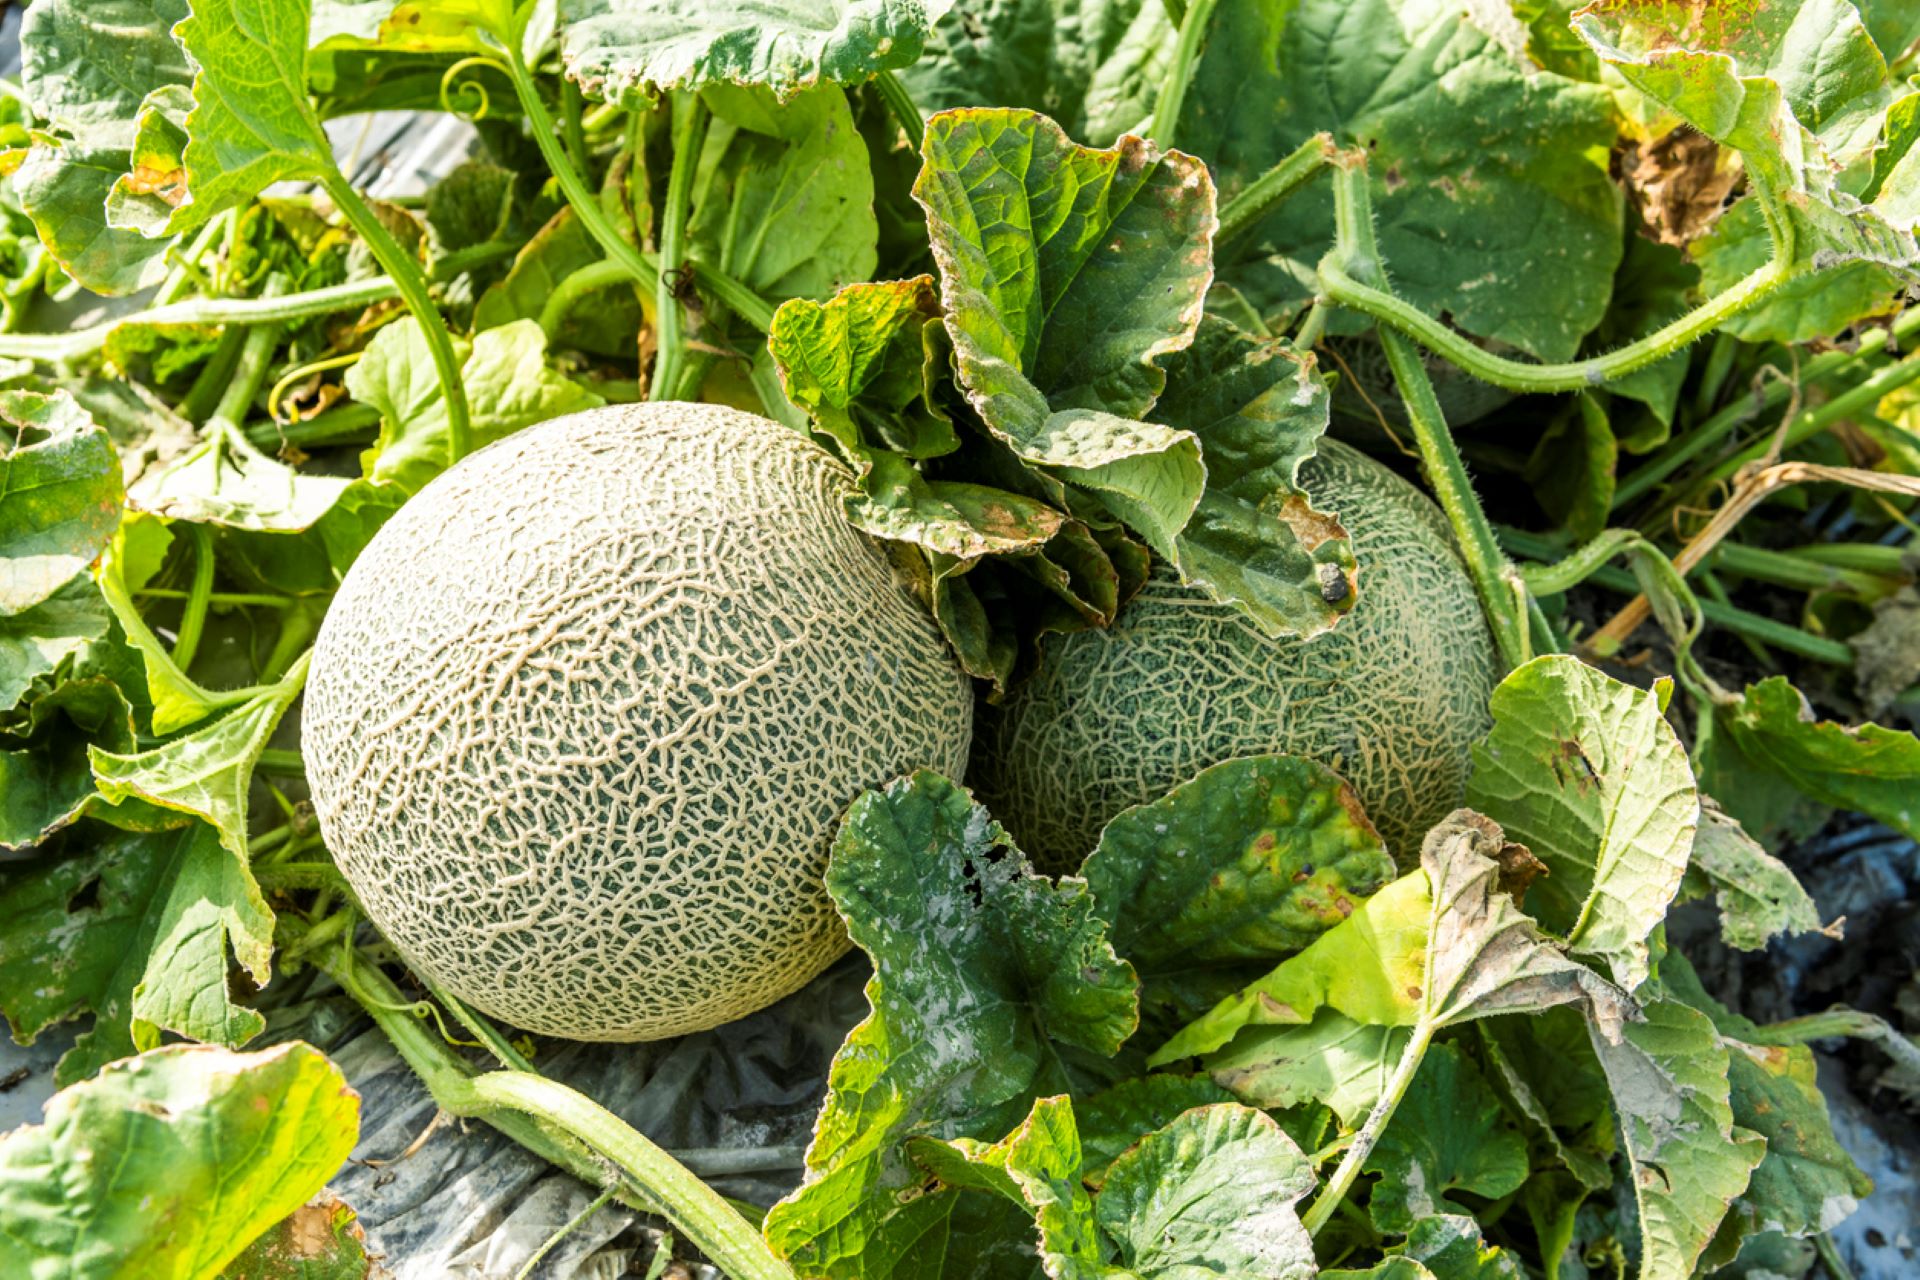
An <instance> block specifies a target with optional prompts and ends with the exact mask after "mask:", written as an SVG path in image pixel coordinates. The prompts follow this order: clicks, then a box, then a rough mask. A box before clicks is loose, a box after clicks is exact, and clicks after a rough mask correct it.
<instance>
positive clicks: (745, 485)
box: [303, 404, 973, 1040]
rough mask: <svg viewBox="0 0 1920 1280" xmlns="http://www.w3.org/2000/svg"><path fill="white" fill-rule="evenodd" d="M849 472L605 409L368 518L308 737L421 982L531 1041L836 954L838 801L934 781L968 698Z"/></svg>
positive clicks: (961, 744)
mask: <svg viewBox="0 0 1920 1280" xmlns="http://www.w3.org/2000/svg"><path fill="white" fill-rule="evenodd" d="M850 482H851V476H850V475H849V474H848V473H847V472H846V470H845V469H844V468H843V467H841V466H840V465H839V464H838V463H836V462H834V461H833V460H832V459H831V458H829V457H828V456H827V455H826V454H825V453H823V452H822V451H821V450H819V449H818V448H816V447H815V446H814V445H813V444H811V443H809V442H808V441H807V440H805V439H803V438H802V437H801V436H800V435H798V434H797V433H795V432H793V431H790V430H788V429H786V428H785V427H782V426H780V425H778V424H776V423H772V422H768V421H766V420H764V419H761V418H756V417H753V416H751V415H749V414H744V413H741V412H739V411H737V410H733V409H726V408H721V407H718V406H714V405H689V404H652V405H644V406H618V407H610V408H605V409H595V410H591V411H588V412H585V413H580V414H575V415H572V416H570V417H566V418H560V419H556V420H554V421H551V422H547V423H544V424H542V425H540V426H537V427H533V428H530V429H528V430H526V431H523V432H520V433H519V434H517V435H514V436H512V437H510V438H508V439H506V440H503V441H500V442H499V443H497V444H494V445H492V446H490V447H488V448H486V449H484V450H482V451H481V452H479V453H477V454H475V455H474V456H473V457H471V458H469V459H467V460H466V461H464V462H462V463H461V464H460V465H459V466H457V467H455V468H453V469H452V470H450V471H448V472H447V473H446V474H445V475H443V476H441V477H439V478H438V479H436V480H435V481H434V482H433V483H431V484H429V485H428V486H427V487H426V488H425V489H423V490H422V491H421V492H420V494H419V495H418V496H416V497H415V498H414V499H413V500H412V501H410V502H409V503H407V505H406V506H405V507H404V508H403V509H402V510H401V511H400V513H399V514H398V515H397V516H395V517H394V518H393V520H392V521H390V522H389V523H388V524H387V526H386V527H385V528H384V529H382V530H381V531H380V533H379V535H378V536H376V537H375V538H374V540H373V541H372V543H371V544H370V545H369V546H368V548H367V550H366V551H365V552H364V553H363V554H362V555H361V557H360V559H359V560H358V561H357V562H356V563H355V564H354V566H353V569H352V571H351V572H349V573H348V574H347V577H346V580H345V582H344V583H343V584H342V585H341V588H340V591H339V594H338V596H337V598H336V599H335V600H334V602H333V606H332V608H331V609H330V610H329V612H328V614H327V618H326V622H325V624H324V626H323V627H322V629H321V633H320V637H319V641H318V644H317V647H316V649H315V652H314V660H313V666H312V675H311V679H310V682H309V685H308V689H307V695H306V702H305V708H304V726H303V729H304V744H305V752H306V759H307V767H308V777H309V780H310V782H311V785H312V791H313V798H314V805H315V808H316V810H317V811H318V813H319V817H320V824H321V830H322V832H323V834H324V835H325V837H326V840H327V845H328V847H329V848H330V849H332V850H333V853H334V855H335V857H336V858H337V859H338V861H339V865H340V869H341V870H342V871H343V872H344V873H345V875H346V877H347V879H348V880H349V882H351V884H352V886H353V889H354V892H355V893H356V894H357V895H358V896H359V898H360V900H361V902H362V903H363V904H364V905H365V907H366V909H367V912H368V914H369V915H370V916H371V917H372V918H373V921H374V923H376V924H377V925H379V927H380V929H381V931H382V932H383V933H384V934H385V935H386V936H387V938H388V939H389V940H390V941H392V942H393V944H394V945H395V946H396V947H397V948H398V949H399V951H400V953H401V955H402V956H403V957H405V959H406V960H407V962H408V963H409V964H410V965H412V966H413V967H414V968H415V970H416V971H418V972H419V973H420V974H422V975H423V976H425V977H427V978H429V979H431V980H432V981H434V982H435V983H437V984H440V985H443V986H444V987H445V988H446V989H447V990H449V991H451V992H453V993H454V994H455V995H457V996H459V997H460V998H462V999H464V1000H467V1001H469V1002H470V1003H472V1004H474V1005H476V1006H477V1007H479V1008H481V1009H483V1010H485V1011H486V1012H488V1013H490V1014H493V1015H495V1016H497V1017H500V1018H503V1019H505V1020H507V1021H509V1022H511V1023H514V1024H516V1025H518V1026H521V1027H525V1028H527V1029H528V1030H531V1031H537V1032H542V1033H545V1034H549V1035H556V1036H565V1037H569V1038H573V1039H580V1040H646V1039H655V1038H658V1037H662V1036H669V1035H677V1034H681V1033H684V1032H690V1031H697V1030H701V1029H703V1028H706V1027H711V1026H715V1025H718V1024H719V1023H722V1022H726V1021H730V1020H732V1019H735V1018H738V1017H741V1016H743V1015H745V1014H747V1013H750V1012H752V1011H753V1010H755V1009H758V1008H760V1007H762V1006H764V1005H767V1004H769V1003H771V1002H773V1001H774V1000H777V999H778V998H780V997H781V996H783V995H786V994H787V993H789V992H791V991H793V990H795V989H796V988H798V987H800V986H801V985H802V984H804V983H805V982H806V981H807V980H808V979H809V978H811V977H813V976H814V975H815V974H816V973H818V972H819V971H820V970H821V969H822V968H824V967H825V966H826V965H827V964H828V963H829V962H830V961H832V960H833V959H834V958H835V957H836V956H838V955H839V954H840V953H841V952H842V951H844V950H845V948H846V946H847V938H846V934H845V931H844V929H843V927H842V925H841V923H840V920H839V917H838V915H837V914H836V912H835V910H834V907H833V904H832V902H831V901H830V900H829V898H828V897H827V894H826V891H825V889H824V887H823V884H822V873H823V871H824V869H825V866H826V862H827V854H828V850H829V846H830V843H831V840H832V837H833V834H834V831H835V830H836V828H837V825H838V823H839V820H840V816H841V813H842V811H843V810H844V809H845V807H846V806H847V804H848V803H850V802H851V801H852V800H853V798H854V797H855V796H856V795H858V794H859V793H860V792H861V791H862V790H863V789H865V788H867V787H873V786H878V785H880V784H882V783H884V782H886V781H887V780H888V779H890V778H892V777H894V776H895V775H897V774H900V773H902V772H904V771H906V770H909V769H912V768H915V767H921V766H924V767H929V768H933V769H938V770H940V771H942V772H945V773H948V774H950V775H952V776H956V777H957V776H959V773H960V771H961V769H962V768H963V767H964V765H965V762H966V755H967V744H968V738H969V734H970V731H971V720H972V706H973V702H972V691H971V689H970V687H969V684H968V681H967V679H966V677H965V676H964V675H962V674H961V672H960V669H959V667H958V666H957V665H956V664H955V662H954V660H953V658H952V656H951V655H950V653H949V652H948V650H947V648H946V645H945V643H944V642H943V640H942V639H941V636H940V634H939V632H938V630H937V629H936V628H935V625H934V623H933V620H932V618H931V617H930V616H929V615H928V614H927V612H926V610H925V609H924V608H923V607H922V606H921V605H920V604H919V603H918V602H917V601H916V600H915V599H914V597H913V596H912V594H911V593H910V591H909V590H908V588H907V587H906V585H905V584H904V583H903V582H902V581H900V580H898V579H897V578H896V577H895V575H894V573H893V572H892V570H891V569H890V567H889V561H888V559H887V557H886V555H885V554H884V553H883V552H882V551H881V550H880V548H879V547H878V546H877V545H876V544H875V543H873V542H872V541H870V540H869V539H867V538H866V537H864V536H863V535H861V534H859V533H858V532H856V531H855V530H853V529H852V528H851V527H849V526H848V525H847V523H846V521H845V520H844V518H843V517H842V514H841V505H840V502H841V495H842V494H843V493H844V492H845V490H846V488H847V486H848V485H849V483H850Z"/></svg>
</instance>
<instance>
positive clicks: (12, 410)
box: [0, 391, 122, 614]
mask: <svg viewBox="0 0 1920 1280" xmlns="http://www.w3.org/2000/svg"><path fill="white" fill-rule="evenodd" d="M0 423H4V424H5V425H4V427H3V428H0V430H4V432H5V434H4V436H0V614H16V613H19V612H21V611H22V610H25V609H30V608H32V607H33V606H34V605H37V604H39V603H40V602H41V601H43V600H46V599H48V598H49V597H50V596H52V595H53V594H54V593H55V592H56V591H58V590H60V589H61V588H62V587H63V586H65V585H66V584H67V583H68V582H69V581H71V580H72V579H73V578H74V577H75V576H76V575H77V574H79V573H80V572H81V571H82V570H84V569H85V568H86V567H87V566H88V565H89V564H91V563H92V562H93V559H94V557H96V556H98V555H99V554H100V552H101V551H102V550H103V549H104V548H105V547H106V545H107V541H108V539H110V538H112V537H113V531H114V530H115V529H116V528H118V527H119V524H120V503H121V499H122V489H121V484H120V459H119V457H118V455H116V454H115V453H114V449H113V441H112V440H111V439H110V438H109V437H108V435H107V433H106V432H105V431H103V430H102V429H101V428H100V427H99V426H97V425H96V424H95V423H94V421H93V419H92V418H90V417H88V416H87V413H86V410H84V409H82V408H81V407H80V406H79V405H78V404H77V403H75V402H74V399H73V397H72V396H69V395H67V394H66V393H65V392H55V393H54V394H52V395H42V394H40V393H39V392H37V391H0Z"/></svg>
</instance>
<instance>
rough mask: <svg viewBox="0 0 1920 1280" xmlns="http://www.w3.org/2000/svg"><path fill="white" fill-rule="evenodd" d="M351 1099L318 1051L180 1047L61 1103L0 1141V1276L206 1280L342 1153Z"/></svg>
mask: <svg viewBox="0 0 1920 1280" xmlns="http://www.w3.org/2000/svg"><path fill="white" fill-rule="evenodd" d="M359 1113H360V1099H359V1095H357V1094H355V1093H354V1092H353V1090H351V1089H349V1088H348V1087H347V1082H346V1078H345V1077H344V1076H343V1075H341V1073H340V1069H339V1068H338V1067H336V1066H334V1065H333V1064H332V1063H331V1062H329V1061H327V1059H326V1057H325V1056H324V1055H322V1054H321V1052H320V1051H319V1050H318V1049H315V1048H314V1047H313V1046H311V1045H307V1044H301V1043H298V1042H295V1043H293V1044H285V1045H281V1046H279V1047H277V1048H274V1049H269V1050H267V1051H265V1052H263V1053H231V1052H229V1051H227V1050H224V1049H213V1048H206V1047H202V1046H197V1045H194V1046H189V1045H175V1046H171V1047H169V1048H165V1049H156V1050H154V1051H153V1052H151V1053H147V1054H142V1055H141V1056H140V1057H137V1058H133V1059H130V1060H128V1061H126V1062H120V1063H115V1064H114V1065H112V1066H110V1067H108V1068H107V1069H106V1070H104V1071H103V1072H101V1074H100V1076H99V1078H98V1079H95V1080H90V1081H87V1082H86V1083H83V1084H77V1085H74V1086H72V1087H71V1088H69V1089H66V1090H64V1091H63V1092H61V1093H59V1094H56V1095H55V1096H54V1097H53V1099H52V1100H51V1101H49V1102H48V1103H47V1106H46V1122H45V1123H44V1124H38V1125H29V1126H27V1127H25V1128H21V1129H16V1130H15V1131H14V1132H13V1133H11V1134H9V1135H7V1137H6V1139H5V1140H4V1141H0V1217H4V1218H5V1219H6V1221H7V1222H8V1224H9V1226H8V1230H7V1231H6V1232H5V1233H3V1234H0V1270H4V1271H5V1272H6V1273H7V1274H9V1275H16V1276H27V1275H33V1276H42V1275H48V1276H51V1275H60V1276H72V1277H76V1278H78V1277H86V1278H87V1280H154V1278H156V1277H181V1278H183V1280H184V1278H187V1277H202V1276H209V1275H214V1274H217V1273H218V1272H219V1270H220V1269H221V1268H222V1267H224V1266H225V1265H226V1264H227V1263H228V1262H230V1261H232V1260H233V1259H234V1257H235V1256H236V1255H238V1254H239V1253H240V1252H241V1250H243V1249H245V1248H246V1246H247V1245H248V1243H249V1242H251V1241H252V1240H253V1239H254V1237H256V1236H258V1235H259V1234H261V1233H262V1232H263V1231H265V1230H266V1229H267V1228H269V1227H271V1226H272V1225H273V1224H274V1223H275V1222H277V1221H279V1220H280V1219H281V1218H284V1217H286V1216H287V1215H288V1214H289V1213H291V1212H293V1211H294V1210H295V1209H297V1208H299V1207H300V1205H301V1204H303V1203H305V1201H306V1199H307V1197H309V1196H311V1195H312V1194H314V1193H315V1192H316V1191H318V1190H319V1189H320V1188H321V1186H322V1185H323V1184H324V1183H325V1182H326V1180H327V1179H328V1178H330V1177H332V1176H333V1173H334V1171H335V1170H337V1169H338V1168H339V1167H340V1165H341V1164H342V1163H343V1162H344V1161H345V1160H346V1158H347V1155H348V1153H349V1152H350V1151H352V1149H353V1144H354V1141H355V1137H356V1135H357V1133H358V1131H359V1127H360V1125H359Z"/></svg>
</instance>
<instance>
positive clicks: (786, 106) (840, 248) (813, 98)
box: [687, 84, 880, 301]
mask: <svg viewBox="0 0 1920 1280" xmlns="http://www.w3.org/2000/svg"><path fill="white" fill-rule="evenodd" d="M700 96H701V99H702V101H704V102H705V103H706V104H707V107H708V108H709V109H710V110H711V111H712V113H713V120H714V123H713V124H712V125H711V126H710V128H709V130H708V136H707V140H706V146H705V152H704V154H705V155H706V156H709V157H710V156H712V155H713V154H714V153H715V151H716V150H717V149H719V148H720V147H721V146H722V145H724V152H723V153H722V154H721V156H720V158H719V159H718V161H716V162H714V163H713V164H712V165H711V167H708V166H707V165H706V164H705V163H704V162H703V165H702V168H703V173H702V174H701V180H700V182H699V183H698V184H697V187H696V190H695V192H694V202H695V203H694V208H693V217H692V218H691V220H690V221H689V223H688V226H687V235H688V237H689V239H690V253H691V255H692V256H693V257H694V258H696V259H699V260H700V261H703V262H707V263H710V264H711V265H713V266H714V267H716V268H718V269H719V270H720V271H722V272H724V273H726V274H727V275H729V276H731V277H732V278H733V279H735V280H738V281H740V282H741V283H742V284H744V285H746V286H747V287H748V288H749V289H751V290H753V291H754V292H755V293H757V294H759V295H760V296H761V297H763V298H767V299H770V300H773V301H779V300H781V299H784V298H825V297H828V296H830V295H831V294H832V293H833V292H834V291H835V290H837V289H841V288H844V287H845V286H847V285H850V284H853V283H854V282H856V281H860V280H866V279H868V278H869V277H871V276H872V275H873V270H874V267H875V265H876V264H877V263H878V261H879V256H878V247H877V246H878V242H879V238H880V225H879V223H878V222H876V221H875V220H874V215H873V168H872V165H871V163H870V162H869V160H868V157H867V144H866V142H865V141H863V140H862V139H861V137H860V131H859V130H858V129H856V128H854V125H853V113H852V111H851V110H849V109H848V107H847V95H846V94H845V93H844V92H843V91H842V90H841V89H840V88H839V87H838V86H837V85H831V84H824V85H819V86H817V87H814V88H811V89H806V90H803V91H801V92H800V93H797V94H795V95H794V96H793V97H792V98H790V99H788V100H787V101H785V102H782V101H780V100H778V99H777V98H776V97H775V96H774V93H773V91H772V90H771V89H766V88H762V87H758V86H753V87H736V86H732V85H712V86H709V87H708V88H706V89H704V90H702V92H701V95H700ZM729 133H731V135H732V136H731V137H730V138H729V137H727V134H729Z"/></svg>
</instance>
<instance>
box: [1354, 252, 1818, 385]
mask: <svg viewBox="0 0 1920 1280" xmlns="http://www.w3.org/2000/svg"><path fill="white" fill-rule="evenodd" d="M1345 265H1346V264H1344V263H1342V262H1340V261H1339V259H1338V256H1337V255H1330V256H1329V258H1328V260H1327V261H1325V262H1322V263H1321V264H1320V287H1321V288H1322V289H1323V290H1324V291H1325V292H1326V294H1327V296H1328V297H1330V298H1332V299H1333V300H1334V301H1335V302H1338V303H1340V304H1341V305H1343V306H1348V307H1352V308H1353V309H1354V310H1355V311H1362V312H1365V313H1366V314H1367V315H1370V316H1372V317H1373V318H1374V319H1375V320H1378V321H1379V322H1380V323H1382V324H1384V325H1390V326H1392V327H1393V328H1395V329H1397V330H1399V331H1400V332H1401V333H1404V334H1406V335H1408V336H1409V337H1411V338H1413V339H1415V340H1416V341H1418V342H1419V343H1420V344H1421V345H1422V346H1425V347H1427V348H1428V349H1429V350H1431V351H1433V352H1434V353H1435V354H1437V355H1439V356H1441V357H1443V358H1445V359H1446V360H1448V361H1450V362H1451V363H1453V364H1455V365H1458V366H1459V367H1460V368H1461V369H1464V370H1465V371H1466V372H1468V373H1470V374H1472V375H1473V376H1474V377H1476V378H1478V379H1480V380H1481V381H1482V382H1491V383H1493V384H1494V385H1495V386H1499V387H1505V388H1506V389H1507V390H1509V391H1521V392H1538V391H1584V390H1587V389H1589V388H1593V387H1598V386H1603V385H1605V384H1606V383H1608V382H1611V381H1613V380H1614V379H1615V378H1622V377H1625V376H1626V375H1627V374H1629V373H1632V372H1634V371H1635V370H1638V369H1644V368H1646V367H1647V366H1648V365H1650V364H1655V363H1657V362H1659V361H1661V360H1664V359H1666V358H1667V357H1668V356H1670V355H1672V354H1673V353H1674V352H1676V351H1678V350H1680V348H1682V347H1684V346H1686V345H1687V344H1688V343H1689V342H1692V341H1693V340H1694V339H1695V338H1698V337H1700V336H1701V335H1703V334H1706V333H1710V332H1712V331H1713V330H1714V329H1716V328H1718V327H1719V326H1720V325H1722V324H1724V323H1725V322H1726V321H1728V320H1731V319H1732V318H1733V317H1734V316H1737V315H1739V314H1740V313H1741V312H1742V311H1745V310H1747V309H1748V308H1750V307H1753V306H1755V305H1757V304H1758V303H1760V302H1762V301H1763V300H1765V299H1766V297H1767V296H1768V295H1769V294H1771V293H1772V292H1773V291H1774V290H1775V289H1777V288H1779V287H1780V286H1781V285H1782V284H1784V283H1786V281H1787V280H1788V279H1789V278H1790V277H1791V275H1792V270H1791V268H1790V267H1789V266H1788V265H1787V264H1786V263H1784V262H1780V261H1773V262H1769V263H1767V265H1765V266H1764V267H1761V268H1760V269H1759V270H1757V271H1755V272H1753V273H1752V274H1751V275H1749V276H1747V277H1746V278H1745V279H1743V280H1741V281H1740V282H1739V283H1737V284H1735V285H1733V286H1731V287H1730V288H1728V289H1727V290H1726V292H1724V293H1720V294H1717V295H1715V296H1714V297H1712V298H1710V299H1708V300H1707V301H1706V302H1704V303H1702V304H1701V305H1700V306H1699V307H1698V308H1697V309H1695V310H1693V311H1689V312H1688V313H1687V314H1686V315H1684V316H1681V317H1680V318H1679V319H1678V320H1675V321H1674V322H1673V323H1672V324H1669V325H1666V326H1665V327H1663V328H1660V329H1656V330H1655V331H1654V332H1652V333H1650V334H1648V335H1647V336H1646V337H1644V338H1641V339H1639V340H1638V341H1636V342H1631V343H1629V344H1627V345H1626V346H1624V347H1621V348H1619V349H1618V350H1615V351H1609V352H1607V353H1606V354H1605V355H1601V356H1593V357H1591V358H1589V359H1586V360H1577V361H1574V362H1572V363H1570V364H1529V363H1527V362H1526V361H1524V360H1508V359H1506V358H1504V357H1502V356H1496V355H1492V354H1489V353H1488V352H1485V351H1482V350H1481V349H1480V348H1479V347H1477V346H1475V345H1474V344H1473V343H1471V342H1469V341H1467V339H1466V338H1464V337H1462V336H1461V335H1460V334H1458V333H1455V332H1454V331H1453V330H1452V329H1449V328H1447V326H1446V325H1444V324H1442V323H1440V321H1438V320H1436V319H1434V318H1433V317H1432V316H1430V315H1428V314H1427V313H1426V312H1424V311H1422V310H1420V308H1418V307H1416V306H1414V305H1413V304H1412V303H1410V302H1407V301H1405V300H1404V299H1401V298H1396V297H1394V296H1393V294H1391V293H1388V292H1386V291H1385V290H1384V289H1380V288H1376V287H1373V286H1370V285H1368V284H1365V283H1362V282H1361V281H1359V280H1356V279H1354V278H1353V277H1352V276H1350V275H1348V274H1347V273H1346V270H1345V269H1344V268H1345Z"/></svg>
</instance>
